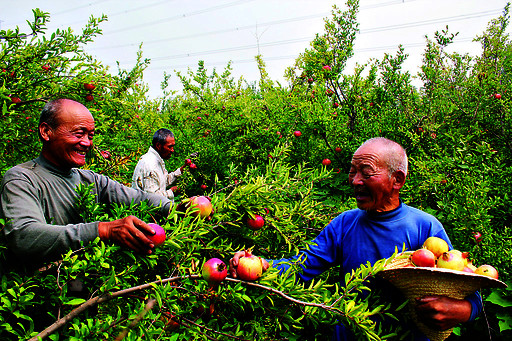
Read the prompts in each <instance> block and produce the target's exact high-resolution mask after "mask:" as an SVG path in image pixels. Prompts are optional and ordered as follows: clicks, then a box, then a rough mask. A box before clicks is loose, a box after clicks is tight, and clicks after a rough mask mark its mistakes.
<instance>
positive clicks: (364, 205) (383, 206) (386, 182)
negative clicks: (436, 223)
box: [348, 142, 405, 212]
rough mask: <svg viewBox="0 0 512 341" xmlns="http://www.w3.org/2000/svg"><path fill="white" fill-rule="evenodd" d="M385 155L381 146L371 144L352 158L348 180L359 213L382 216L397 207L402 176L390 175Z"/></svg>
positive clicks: (379, 144)
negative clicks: (370, 212)
mask: <svg viewBox="0 0 512 341" xmlns="http://www.w3.org/2000/svg"><path fill="white" fill-rule="evenodd" d="M388 152H389V151H388V150H387V149H386V148H385V147H384V146H383V145H382V143H379V142H373V143H368V144H363V145H362V146H361V147H359V149H358V150H357V151H356V152H355V153H354V156H353V157H352V163H351V167H350V172H349V175H348V178H349V183H350V185H351V186H352V188H353V190H354V197H355V198H356V201H357V207H358V208H360V209H362V210H366V211H373V212H385V211H391V210H393V209H395V208H397V207H398V206H399V205H400V199H399V190H400V188H402V186H403V184H404V182H405V174H404V173H403V172H402V171H395V172H393V173H392V174H390V171H389V167H388V164H387V157H386V155H387V154H386V153H388Z"/></svg>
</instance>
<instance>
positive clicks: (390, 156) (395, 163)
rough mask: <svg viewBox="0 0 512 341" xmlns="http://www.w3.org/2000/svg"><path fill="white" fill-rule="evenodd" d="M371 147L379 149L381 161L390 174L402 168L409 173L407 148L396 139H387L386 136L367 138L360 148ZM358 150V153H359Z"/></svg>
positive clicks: (405, 173) (405, 172)
mask: <svg viewBox="0 0 512 341" xmlns="http://www.w3.org/2000/svg"><path fill="white" fill-rule="evenodd" d="M368 147H371V148H372V149H374V150H377V151H378V152H379V154H380V156H381V161H383V162H384V163H385V165H386V166H387V167H388V170H389V174H390V175H391V174H393V173H394V172H396V171H398V170H401V171H402V172H404V175H407V171H408V160H407V153H406V151H405V149H404V148H403V147H402V146H401V145H400V144H398V143H396V142H395V141H392V140H390V139H387V138H385V137H374V138H371V139H369V140H366V141H365V142H364V143H363V144H362V145H361V146H360V147H359V148H358V149H357V151H359V150H360V149H363V148H364V149H366V148H368ZM357 151H356V153H357Z"/></svg>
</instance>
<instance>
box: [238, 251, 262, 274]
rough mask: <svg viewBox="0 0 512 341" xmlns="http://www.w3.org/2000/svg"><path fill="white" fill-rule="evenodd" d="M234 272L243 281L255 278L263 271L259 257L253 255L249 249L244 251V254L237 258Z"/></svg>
mask: <svg viewBox="0 0 512 341" xmlns="http://www.w3.org/2000/svg"><path fill="white" fill-rule="evenodd" d="M236 273H237V275H238V278H240V279H242V280H244V281H254V280H257V279H258V278H260V277H261V274H262V273H263V264H262V261H261V258H260V257H256V256H254V255H253V254H252V253H251V251H245V255H244V256H243V257H240V259H239V260H238V267H237V269H236Z"/></svg>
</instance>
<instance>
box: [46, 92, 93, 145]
mask: <svg viewBox="0 0 512 341" xmlns="http://www.w3.org/2000/svg"><path fill="white" fill-rule="evenodd" d="M64 108H69V109H71V110H73V109H74V110H78V111H83V110H84V109H85V110H87V111H89V110H88V109H87V108H86V107H85V106H84V105H83V104H82V103H79V102H76V101H73V100H71V99H67V98H59V99H56V100H53V101H50V102H48V103H46V105H45V106H44V108H43V110H42V111H41V116H39V126H41V124H42V123H45V124H47V125H48V126H49V127H51V128H53V129H55V128H57V126H58V125H59V123H60V122H59V115H60V114H61V113H63V112H64V111H65V110H64ZM39 137H41V135H39Z"/></svg>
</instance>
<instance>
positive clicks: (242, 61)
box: [147, 37, 473, 71]
mask: <svg viewBox="0 0 512 341" xmlns="http://www.w3.org/2000/svg"><path fill="white" fill-rule="evenodd" d="M472 40H473V38H471V37H465V38H459V39H456V40H455V41H454V42H453V43H452V44H458V43H465V42H469V41H472ZM401 45H402V46H403V47H404V49H412V48H417V47H424V46H425V42H417V43H408V44H401ZM389 49H398V45H386V46H374V47H368V48H360V49H357V48H356V49H354V52H355V53H358V52H359V53H367V52H376V51H385V50H389ZM296 58H297V55H287V56H276V57H269V58H263V61H264V62H267V61H274V60H286V59H293V60H295V59H296ZM230 62H231V63H232V64H245V63H255V62H256V61H255V59H254V58H249V59H238V60H231V61H230ZM227 63H228V62H227V61H220V62H212V63H207V64H208V65H210V66H216V65H227ZM188 67H190V64H179V65H171V66H154V65H152V66H150V69H149V68H148V69H147V70H148V71H158V70H168V69H183V68H188Z"/></svg>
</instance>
